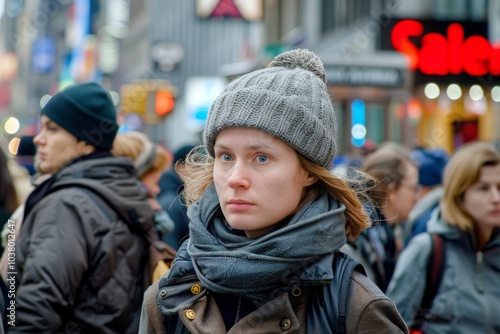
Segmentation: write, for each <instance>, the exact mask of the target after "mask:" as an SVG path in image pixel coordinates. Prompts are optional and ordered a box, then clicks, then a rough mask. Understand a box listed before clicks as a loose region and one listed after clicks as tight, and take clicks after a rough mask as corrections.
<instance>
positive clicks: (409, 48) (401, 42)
mask: <svg viewBox="0 0 500 334" xmlns="http://www.w3.org/2000/svg"><path fill="white" fill-rule="evenodd" d="M487 28H488V27H487V24H486V22H456V21H431V20H413V19H406V20H391V22H390V23H389V24H388V25H386V27H384V29H383V30H382V34H381V36H382V40H381V48H382V49H383V50H396V51H399V52H401V53H403V54H404V55H405V56H406V57H407V59H408V66H409V68H410V69H411V70H413V71H415V80H416V82H428V81H429V80H433V81H436V82H449V81H450V80H455V81H457V82H462V83H472V82H475V83H477V82H478V80H480V81H483V82H484V83H485V84H486V83H492V82H499V81H500V45H492V44H491V43H490V42H489V41H488V39H487V33H486V32H487ZM478 77H479V79H478Z"/></svg>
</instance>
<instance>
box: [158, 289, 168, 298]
mask: <svg viewBox="0 0 500 334" xmlns="http://www.w3.org/2000/svg"><path fill="white" fill-rule="evenodd" d="M165 297H167V290H161V291H160V299H165Z"/></svg>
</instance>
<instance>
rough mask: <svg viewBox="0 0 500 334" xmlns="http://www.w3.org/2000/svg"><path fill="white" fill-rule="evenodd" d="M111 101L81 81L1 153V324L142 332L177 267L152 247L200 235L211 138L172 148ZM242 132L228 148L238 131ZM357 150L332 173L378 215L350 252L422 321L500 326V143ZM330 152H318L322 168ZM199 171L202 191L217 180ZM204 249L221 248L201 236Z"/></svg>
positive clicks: (418, 324) (470, 327)
mask: <svg viewBox="0 0 500 334" xmlns="http://www.w3.org/2000/svg"><path fill="white" fill-rule="evenodd" d="M75 101H78V103H75ZM113 108H114V107H113V105H112V102H111V99H110V98H109V96H108V94H107V93H106V91H105V90H104V89H103V88H102V87H101V86H100V85H97V84H95V83H87V84H81V85H77V86H74V87H70V88H68V89H66V90H64V91H63V92H60V93H58V94H57V95H55V96H54V97H53V98H52V99H51V100H50V101H49V102H48V103H47V105H46V106H45V107H44V108H43V110H42V113H41V119H40V132H39V133H38V134H37V135H36V136H35V137H30V136H25V137H23V138H21V141H20V144H19V148H18V152H17V154H16V155H15V156H14V157H9V156H8V155H7V154H6V153H5V152H3V151H1V152H0V219H1V224H2V226H1V228H2V236H1V239H2V243H1V251H2V260H1V262H0V274H1V276H2V280H0V284H1V287H2V299H1V302H2V304H3V305H1V306H2V310H3V312H4V318H3V320H4V321H3V322H2V323H1V324H0V325H1V326H3V327H6V328H7V327H8V328H9V333H22V332H24V333H27V332H40V333H42V332H47V330H48V329H50V328H58V327H60V326H61V323H60V322H61V321H63V320H62V319H64V321H68V319H69V320H72V319H73V321H74V322H75V324H76V323H77V324H78V326H79V328H80V329H83V332H102V333H118V332H120V333H133V332H135V333H136V332H137V330H138V328H139V322H140V319H139V318H140V312H137V310H139V309H140V308H141V304H142V300H143V294H144V292H145V290H146V288H147V287H149V286H150V285H151V284H152V282H158V281H159V280H160V278H161V277H162V275H164V274H165V273H166V272H168V271H169V264H168V263H167V266H166V267H165V268H155V269H158V270H159V272H153V273H152V274H151V275H152V277H148V278H147V279H145V278H144V274H143V272H144V270H145V263H146V262H147V259H148V256H149V255H150V253H148V252H149V251H148V244H152V245H160V248H161V247H163V250H165V249H168V250H169V251H171V252H172V253H173V254H175V252H176V251H178V250H179V248H180V247H181V245H182V244H183V242H184V240H186V239H187V238H188V237H189V235H190V228H189V225H190V219H189V218H188V214H187V206H188V205H187V203H186V201H189V200H191V199H190V198H185V197H184V196H183V194H184V185H185V183H184V181H183V180H185V179H186V177H188V176H191V175H192V174H189V173H187V172H185V161H186V158H187V157H188V156H189V155H191V154H193V155H194V154H201V155H203V154H205V155H206V154H207V152H206V151H205V150H206V149H207V148H206V147H205V148H204V149H197V143H192V144H188V145H185V146H182V147H180V148H178V149H176V150H175V151H170V150H169V149H168V148H167V147H165V146H164V145H161V144H159V143H155V142H153V141H152V140H151V139H150V138H148V136H147V135H145V134H144V133H141V132H136V131H127V132H122V133H117V132H118V124H117V123H116V119H115V117H114V110H113ZM60 110H66V111H67V113H66V114H63V113H60V112H59V111H60ZM224 112H229V111H227V110H225V111H224ZM307 117H309V116H307ZM221 119H223V118H221ZM259 122H264V121H261V120H259ZM103 124H104V125H103ZM263 124H264V125H263ZM83 126H86V127H87V128H85V129H88V127H90V129H91V131H90V132H89V131H86V130H85V129H84V128H83ZM98 126H101V127H100V128H97V127H98ZM258 126H262V127H265V126H267V125H265V123H259V124H258ZM266 129H267V128H266ZM92 130H99V131H101V132H100V134H101V136H100V137H99V138H98V139H96V137H95V136H92V134H94V132H92ZM214 131H215V130H214ZM229 131H231V130H229ZM258 131H260V130H258ZM265 131H268V130H265ZM221 133H222V132H221ZM231 134H232V133H231V132H225V136H229V137H228V138H233V139H231V140H229V139H228V140H227V143H226V144H225V145H227V146H230V145H232V144H231V143H232V142H233V141H234V140H235V139H234V138H237V136H233V137H231V136H230V135H231ZM209 135H210V134H208V135H207V136H209ZM241 135H242V136H246V135H248V136H249V137H248V138H251V135H252V134H251V133H250V132H248V134H246V133H245V134H243V133H242V134H241ZM214 136H215V135H214ZM208 138H209V139H210V137H208ZM221 138H225V137H221ZM213 140H214V141H215V139H213ZM292 140H298V139H297V138H295V137H294V138H292ZM300 145H301V142H300ZM300 145H299V144H297V147H298V148H299V149H300V148H301V147H300ZM210 149H212V150H213V147H212V148H210V147H209V150H210ZM208 153H209V154H212V153H213V152H211V151H209V152H208ZM358 153H359V154H355V155H352V156H350V157H347V158H346V157H342V158H336V160H335V161H334V162H333V164H332V165H331V170H329V171H330V172H331V175H330V176H327V177H326V178H327V179H328V178H330V177H332V178H339V179H341V180H343V181H345V182H346V183H347V184H349V185H350V186H351V188H352V189H354V191H358V190H359V192H358V194H362V193H365V194H366V195H365V196H360V198H362V204H363V205H362V208H361V209H362V210H363V212H364V214H363V217H365V215H366V217H369V219H368V220H369V221H370V222H371V224H368V223H369V221H368V220H365V221H363V222H362V223H363V224H365V223H366V224H367V225H371V226H370V227H368V228H366V229H364V230H362V231H361V229H360V233H359V236H357V232H356V231H355V232H352V233H353V234H352V235H349V233H350V232H349V231H348V232H347V238H346V239H347V242H346V243H345V244H343V245H340V246H342V247H341V248H340V250H341V251H342V252H344V253H346V254H348V255H349V256H350V257H352V258H353V259H354V260H356V261H357V262H358V263H360V264H361V265H362V266H363V268H364V271H365V272H366V276H368V278H369V279H370V280H371V281H372V282H373V283H375V285H376V286H377V287H378V289H380V291H381V292H382V293H383V294H385V295H386V296H387V297H389V298H390V299H391V300H392V301H393V302H394V304H395V306H396V307H397V310H398V312H399V313H400V315H401V317H402V319H403V320H404V323H405V324H406V325H407V326H408V327H409V328H410V329H412V330H414V331H417V330H418V331H421V332H425V333H441V332H447V331H448V330H450V332H452V331H453V329H454V327H453V326H455V323H457V322H458V323H461V324H462V325H461V326H464V331H462V332H464V333H465V332H471V333H472V332H476V333H477V332H485V333H494V332H499V331H500V323H499V321H500V320H498V319H497V318H498V317H495V316H494V314H493V313H485V308H484V305H489V306H487V307H486V309H488V310H495V309H497V310H498V309H500V305H499V304H500V295H499V294H500V291H499V289H498V287H497V286H498V284H497V283H498V279H499V273H500V266H499V259H498V254H499V251H498V249H499V247H500V233H499V227H500V153H499V145H498V143H491V142H474V143H469V144H466V145H464V146H463V147H459V148H457V149H456V150H455V151H454V152H446V151H444V150H442V149H438V148H426V147H414V148H411V149H408V148H406V147H403V146H402V145H400V144H398V143H393V142H386V143H383V144H380V145H378V146H377V145H375V144H374V143H373V142H368V143H367V144H366V145H365V147H363V148H362V150H360V151H359V152H358ZM224 158H226V157H224ZM323 158H324V157H323V156H321V155H316V156H315V157H314V159H317V160H318V161H319V163H318V165H325V162H324V161H323V160H324V159H323ZM331 158H332V160H333V156H332V157H331ZM227 159H229V157H227ZM310 160H311V159H310ZM325 161H326V163H330V161H329V160H325ZM195 162H196V160H195ZM301 163H302V164H305V163H304V162H301ZM297 164H298V163H297ZM205 172H206V170H205ZM200 180H201V181H200V182H201V183H200V184H198V185H197V186H198V187H201V188H203V187H204V185H205V184H209V183H210V181H211V180H208V181H206V180H203V179H200ZM361 186H364V187H365V188H366V189H367V191H366V192H364V190H361V188H356V187H361ZM210 189H211V188H210V187H208V186H207V187H205V188H203V189H200V192H205V191H206V192H208V193H210V191H211V190H210ZM214 196H215V195H214ZM353 201H354V200H353ZM238 205H241V203H239V204H238ZM346 215H347V213H346ZM193 216H194V214H192V215H191V216H190V217H193ZM358 218H359V217H358ZM359 226H361V225H359ZM249 235H250V234H248V235H247V237H249ZM239 237H241V236H240V235H236V234H235V235H233V236H231V237H230V238H239ZM250 237H251V235H250ZM250 239H251V238H250ZM14 240H15V243H12V242H11V241H14ZM158 242H160V243H158ZM161 245H163V246H161ZM205 246H206V248H207V249H208V248H209V247H211V246H213V245H212V244H210V243H208V244H203V243H202V244H201V245H197V246H196V247H200V249H201V248H203V247H205ZM193 247H195V246H193ZM14 248H15V249H14ZM200 249H196V251H199V252H200V251H201V250H200ZM88 254H92V256H91V257H90V258H89V256H88ZM14 260H15V261H14ZM200 261H201V260H200ZM14 262H15V263H14ZM12 265H14V267H12ZM51 268H59V269H60V270H58V271H57V272H54V271H51ZM228 269H229V268H228ZM197 270H201V269H199V268H198V269H197ZM13 272H15V273H16V281H15V284H14V283H12V281H11V280H12V273H13ZM14 287H15V288H14ZM194 287H195V285H193V286H192V288H194ZM13 289H14V290H15V291H14V290H13ZM158 293H159V295H158V296H160V298H161V291H160V292H158ZM192 293H193V294H197V292H196V291H194V292H192ZM218 298H222V297H218ZM13 300H15V309H16V313H15V319H16V325H15V326H13V325H12V324H10V323H9V306H10V305H12V303H13ZM226 301H227V300H226ZM233 301H234V302H236V301H235V300H231V301H230V302H231V303H232V302H233ZM239 302H241V300H240V301H239ZM68 305H78V308H77V309H72V310H71V311H69V310H68V308H66V307H65V306H68ZM231 305H233V304H231ZM247 307H249V308H248V309H247V310H246V311H247V313H250V312H251V311H252V310H254V309H255V307H256V306H255V305H254V306H247ZM68 312H70V313H68ZM143 312H145V311H144V310H143ZM242 312H243V311H242ZM492 312H493V311H492ZM54 314H57V316H54ZM394 323H397V320H394ZM9 324H10V326H9ZM71 324H72V323H71V321H69V322H67V323H65V324H64V326H66V329H68V326H70V327H71V326H72V325H71ZM103 328H106V329H107V330H106V331H104V330H102V329H103ZM478 330H479V331H478Z"/></svg>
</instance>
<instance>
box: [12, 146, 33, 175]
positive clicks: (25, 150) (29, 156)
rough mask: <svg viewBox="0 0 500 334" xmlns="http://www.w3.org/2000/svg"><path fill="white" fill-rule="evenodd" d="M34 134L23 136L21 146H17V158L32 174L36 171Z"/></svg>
mask: <svg viewBox="0 0 500 334" xmlns="http://www.w3.org/2000/svg"><path fill="white" fill-rule="evenodd" d="M33 138H34V136H22V137H21V138H20V139H19V146H18V148H17V153H16V156H15V160H16V161H17V162H18V163H19V164H20V165H21V166H23V167H24V168H26V170H27V171H28V173H29V174H30V175H33V174H35V173H36V169H35V155H36V146H35V143H33Z"/></svg>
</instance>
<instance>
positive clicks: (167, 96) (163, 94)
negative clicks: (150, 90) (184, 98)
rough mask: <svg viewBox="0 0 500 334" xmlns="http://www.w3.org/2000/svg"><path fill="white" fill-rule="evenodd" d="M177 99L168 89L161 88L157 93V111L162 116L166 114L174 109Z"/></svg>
mask: <svg viewBox="0 0 500 334" xmlns="http://www.w3.org/2000/svg"><path fill="white" fill-rule="evenodd" d="M174 106H175V100H174V97H173V96H172V93H170V92H169V91H167V90H160V91H158V92H157V93H156V98H155V111H156V113H157V114H158V115H160V116H165V115H166V114H168V113H169V112H171V111H172V109H174Z"/></svg>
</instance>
